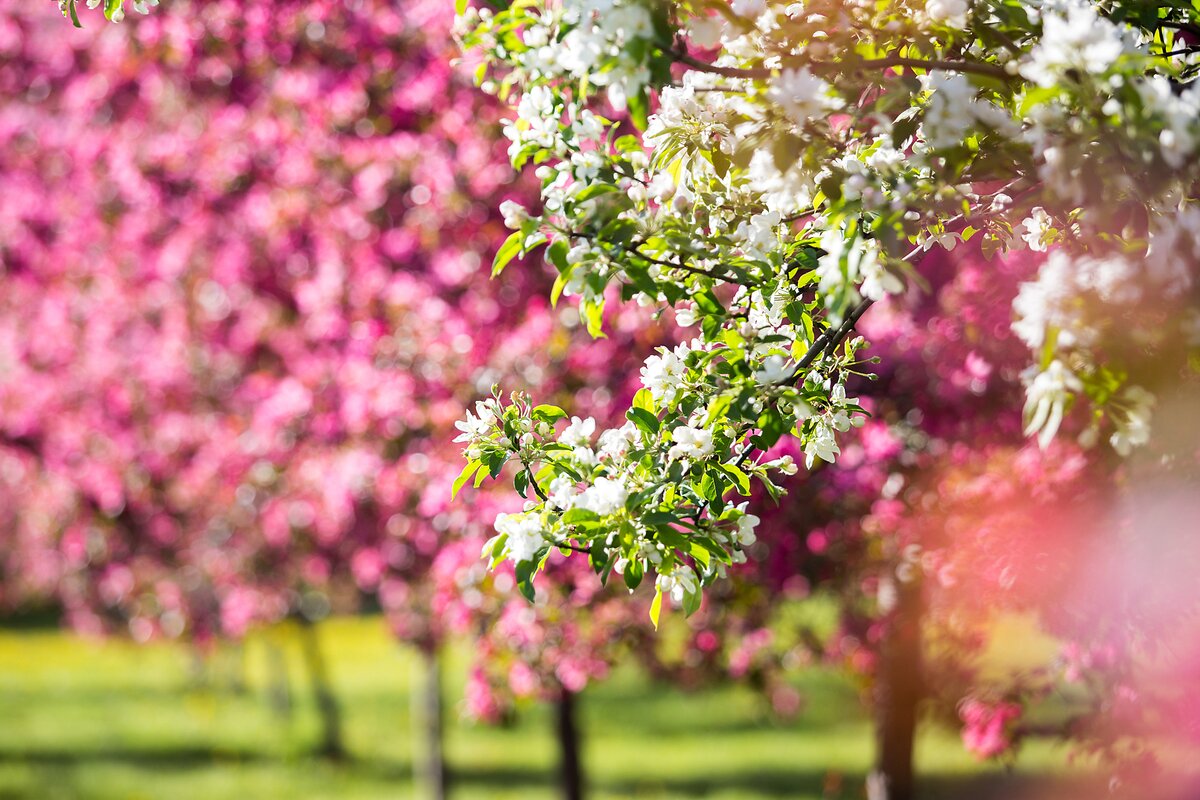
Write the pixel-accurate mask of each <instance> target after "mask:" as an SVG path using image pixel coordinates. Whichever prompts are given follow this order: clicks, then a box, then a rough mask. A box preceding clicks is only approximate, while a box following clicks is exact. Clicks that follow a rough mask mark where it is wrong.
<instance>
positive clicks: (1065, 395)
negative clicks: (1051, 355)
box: [1025, 359, 1083, 450]
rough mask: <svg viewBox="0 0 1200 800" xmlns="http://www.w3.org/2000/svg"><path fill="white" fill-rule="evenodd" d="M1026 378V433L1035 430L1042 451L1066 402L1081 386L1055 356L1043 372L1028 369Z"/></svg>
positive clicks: (1031, 432) (1056, 426)
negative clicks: (1027, 419)
mask: <svg viewBox="0 0 1200 800" xmlns="http://www.w3.org/2000/svg"><path fill="white" fill-rule="evenodd" d="M1025 380H1026V384H1027V388H1026V390H1025V414H1026V416H1027V417H1028V418H1029V423H1028V424H1027V425H1026V426H1025V435H1026V436H1032V435H1033V434H1035V433H1037V434H1038V445H1039V446H1040V447H1041V448H1042V449H1043V450H1044V449H1046V448H1047V447H1049V446H1050V442H1051V441H1053V440H1054V434H1055V433H1057V432H1058V427H1059V425H1061V424H1062V418H1063V413H1064V411H1065V409H1066V404H1067V402H1068V401H1070V399H1071V397H1072V396H1073V395H1074V393H1075V392H1078V391H1081V390H1082V389H1083V383H1082V382H1081V381H1080V380H1079V378H1078V377H1077V376H1076V375H1075V373H1073V372H1071V370H1069V369H1067V366H1066V365H1065V364H1063V363H1062V362H1061V361H1059V360H1058V359H1055V360H1054V361H1052V362H1050V366H1048V367H1046V369H1045V370H1044V371H1042V372H1038V371H1036V370H1033V371H1030V372H1027V373H1026V375H1025Z"/></svg>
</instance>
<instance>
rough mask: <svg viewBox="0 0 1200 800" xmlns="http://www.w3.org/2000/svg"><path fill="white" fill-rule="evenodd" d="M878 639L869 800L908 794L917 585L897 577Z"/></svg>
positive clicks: (918, 683)
mask: <svg viewBox="0 0 1200 800" xmlns="http://www.w3.org/2000/svg"><path fill="white" fill-rule="evenodd" d="M893 613H894V617H893V620H892V624H891V625H890V629H889V632H888V636H887V640H886V641H885V642H884V646H883V653H882V656H883V657H882V660H881V663H880V666H879V675H878V679H877V681H876V690H875V691H876V697H875V708H876V714H877V724H878V728H877V731H876V736H877V739H876V747H877V750H876V760H875V769H874V770H872V772H871V775H870V776H869V777H868V778H867V797H868V798H869V800H913V798H914V797H915V796H916V795H915V781H914V775H913V745H914V741H915V737H916V730H917V710H918V706H919V704H920V701H921V696H922V694H923V693H924V685H923V679H922V676H921V587H920V585H919V583H918V582H916V581H910V582H908V583H898V584H897V586H896V608H895V611H894V612H893Z"/></svg>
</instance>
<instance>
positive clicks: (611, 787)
mask: <svg viewBox="0 0 1200 800" xmlns="http://www.w3.org/2000/svg"><path fill="white" fill-rule="evenodd" d="M319 635H320V637H321V641H322V646H323V648H324V650H325V652H326V653H327V655H328V659H329V669H330V673H331V681H332V684H333V686H334V689H335V691H336V693H337V696H338V698H339V699H340V701H341V704H342V707H343V713H344V717H345V730H346V739H347V745H348V748H349V750H350V751H351V753H352V757H351V758H350V759H349V760H348V761H347V762H344V763H329V762H325V761H323V760H321V759H317V758H313V757H311V756H310V755H309V751H310V749H311V747H312V746H313V743H314V742H315V741H316V738H317V720H316V716H315V713H314V710H313V706H312V702H311V693H310V692H309V691H308V689H307V686H308V684H307V681H308V675H307V674H306V672H305V670H304V666H303V661H302V659H301V656H300V649H299V645H298V642H297V640H296V638H295V635H294V632H292V631H291V630H290V629H287V628H282V629H276V630H273V631H267V632H264V633H260V634H258V635H256V636H255V637H253V638H251V639H250V640H249V641H248V642H247V643H246V645H245V646H244V647H243V648H242V649H241V650H240V651H237V650H234V649H226V650H223V651H221V652H220V653H218V654H216V655H214V656H212V657H211V658H210V660H209V663H208V666H207V668H206V669H205V670H202V671H200V670H197V669H196V665H195V664H196V658H195V656H194V654H193V653H191V652H190V651H189V650H188V649H187V648H183V647H179V646H176V645H171V644H154V645H150V646H143V647H137V646H134V645H131V644H128V643H125V642H119V641H111V642H103V643H101V642H93V641H86V640H81V639H79V638H76V637H74V636H71V635H69V634H65V633H61V632H58V631H52V630H9V631H0V800H10V799H12V800H15V799H16V798H21V799H22V800H24V799H26V798H28V799H29V800H34V799H36V800H56V799H58V798H61V799H62V800H75V799H76V798H80V799H82V798H87V799H88V800H92V799H95V800H101V798H103V800H117V798H120V799H121V800H136V799H141V798H145V799H146V800H159V798H169V800H192V799H193V798H194V799H195V800H201V799H203V800H222V799H223V798H239V799H240V798H253V799H254V800H271V799H272V798H305V799H307V798H312V799H313V800H315V799H316V798H329V799H330V800H334V799H335V798H336V800H359V799H363V800H365V798H389V799H391V798H408V797H414V796H417V795H416V793H415V792H414V788H413V779H412V763H413V742H414V735H413V724H412V721H411V717H410V713H409V709H410V705H411V703H410V700H411V687H412V686H413V681H414V676H415V675H417V674H418V668H419V661H418V659H417V658H416V657H415V656H414V654H413V653H412V652H411V651H409V650H407V649H406V648H403V647H401V646H398V645H397V644H396V643H395V642H394V641H392V640H391V639H390V638H389V635H388V633H387V631H386V630H385V628H384V625H383V623H382V621H381V620H379V619H376V618H356V619H336V620H332V621H330V622H327V623H325V624H323V625H322V626H321V627H320V629H319ZM465 664H466V659H465V658H464V657H463V654H462V653H461V652H457V653H452V654H451V655H450V657H449V658H448V659H447V664H446V668H445V672H446V695H447V706H448V709H447V710H448V717H449V729H448V731H447V743H446V747H447V754H448V759H449V762H450V764H451V769H452V770H453V780H454V784H453V787H452V797H454V798H455V799H456V800H472V799H475V798H478V799H479V800H482V799H483V798H487V799H488V800H508V799H511V800H517V798H520V800H542V799H543V798H545V799H549V798H553V797H555V796H556V795H555V792H554V784H553V776H554V764H555V762H556V753H555V749H554V740H553V738H552V736H551V718H550V715H549V713H548V710H547V709H545V708H538V707H532V708H529V709H528V710H527V712H525V713H523V714H522V715H521V717H520V719H519V720H518V721H517V723H516V724H514V725H512V726H510V727H506V728H492V727H487V726H482V725H474V724H471V723H468V722H464V721H462V720H461V719H460V718H459V717H460V715H459V713H458V707H457V704H458V698H459V697H460V696H461V685H462V681H463V674H464V670H465ZM284 670H285V671H286V673H287V675H288V683H289V685H290V692H285V691H281V689H282V687H283V686H284V684H283V682H282V681H280V680H279V679H278V677H274V678H273V677H272V676H273V675H274V676H278V675H280V674H281V672H282V671H284ZM201 674H203V676H204V678H203V679H201V678H200V677H199V676H200V675H201ZM797 680H798V682H799V684H800V685H801V686H802V688H803V690H804V691H805V693H806V695H807V699H808V710H807V711H806V713H805V714H804V715H802V716H801V717H800V718H799V719H798V720H796V721H794V722H792V723H788V724H776V723H771V722H769V721H767V720H765V719H764V716H763V713H762V707H761V705H760V702H759V701H758V700H757V698H756V697H755V696H754V695H753V694H752V693H751V692H749V691H746V690H742V689H739V688H736V687H729V688H722V689H717V690H711V691H705V692H703V693H697V694H684V693H681V692H678V691H675V690H673V689H671V688H669V687H663V686H654V685H652V684H650V683H648V682H647V681H646V680H645V679H644V678H643V677H641V676H640V675H639V674H638V673H637V672H635V671H632V670H629V671H621V672H618V673H617V674H616V675H615V676H614V677H613V678H612V679H611V680H609V681H608V682H606V683H605V684H603V685H599V686H596V687H594V688H592V689H589V690H588V691H587V692H586V693H585V695H584V697H583V699H582V701H581V705H582V708H581V715H582V723H583V726H584V730H585V736H586V739H585V742H584V757H585V761H586V767H587V770H588V779H589V784H590V789H591V794H590V800H615V798H631V797H636V798H683V797H687V798H692V797H703V798H712V799H713V800H717V799H718V798H720V799H722V800H734V799H735V798H736V799H737V800H767V798H859V797H862V796H863V793H862V789H861V786H862V776H863V774H864V773H865V771H866V769H867V767H868V765H869V763H870V748H871V730H870V725H869V723H868V721H867V719H866V718H865V717H864V715H863V713H862V710H861V708H860V705H859V703H858V701H857V699H856V696H855V692H854V690H853V688H852V687H851V686H849V685H848V684H847V683H846V682H845V681H844V680H842V679H840V678H838V677H836V676H834V675H833V674H831V673H827V672H822V671H811V672H808V673H805V674H803V675H800V676H798V678H797ZM238 683H242V684H244V685H243V686H241V687H239V686H237V684H238ZM272 687H274V688H272ZM288 694H290V696H291V711H290V712H288V711H286V710H285V708H286V705H287V704H286V703H285V702H284V701H283V698H284V697H285V696H287V695H288ZM918 760H919V764H920V769H921V771H922V773H923V774H924V775H925V776H926V781H925V787H926V796H927V797H929V798H964V800H975V798H980V797H983V796H985V795H986V796H1008V792H1007V790H998V788H997V787H1009V788H1011V787H1012V785H1013V784H1014V783H1015V782H1019V781H1020V780H1021V777H1022V776H1021V775H1020V774H1015V775H1006V774H1005V773H1004V772H1003V770H1001V769H999V768H996V767H982V766H980V765H979V764H977V763H976V762H975V761H974V760H973V759H972V758H971V757H970V756H968V755H966V754H965V753H964V752H963V751H962V748H961V746H960V745H959V744H958V742H957V740H956V738H955V736H954V735H953V734H952V733H949V732H939V731H927V732H926V733H925V734H924V735H923V737H922V739H921V741H920V750H919V759H918ZM1063 761H1064V752H1063V751H1062V750H1061V749H1059V748H1055V747H1053V746H1051V745H1049V744H1041V743H1038V744H1035V745H1033V746H1030V747H1027V748H1026V749H1025V751H1024V752H1023V754H1022V758H1021V762H1020V763H1021V770H1022V772H1024V773H1025V774H1031V773H1037V772H1046V771H1056V770H1058V769H1060V768H1061V765H1062V764H1063Z"/></svg>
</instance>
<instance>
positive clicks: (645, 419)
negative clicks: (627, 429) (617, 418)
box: [625, 408, 661, 436]
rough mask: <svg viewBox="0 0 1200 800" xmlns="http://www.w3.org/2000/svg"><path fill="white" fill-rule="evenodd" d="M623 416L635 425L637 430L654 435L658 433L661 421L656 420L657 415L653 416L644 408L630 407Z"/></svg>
mask: <svg viewBox="0 0 1200 800" xmlns="http://www.w3.org/2000/svg"><path fill="white" fill-rule="evenodd" d="M625 416H626V418H628V419H629V421H630V422H632V423H633V424H634V425H636V426H637V428H638V430H640V431H642V432H643V433H645V434H646V435H648V436H655V435H657V434H658V429H659V427H660V425H661V423H660V422H659V421H658V417H656V416H654V415H653V414H651V413H650V412H649V411H647V410H645V409H644V408H631V409H629V410H628V411H626V412H625Z"/></svg>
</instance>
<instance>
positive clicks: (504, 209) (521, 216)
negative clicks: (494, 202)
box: [500, 200, 529, 230]
mask: <svg viewBox="0 0 1200 800" xmlns="http://www.w3.org/2000/svg"><path fill="white" fill-rule="evenodd" d="M500 216H502V217H503V218H504V227H506V228H509V229H510V230H516V229H517V228H520V227H521V223H523V222H524V221H525V220H527V219H529V212H527V211H526V210H525V206H523V205H521V204H520V203H518V202H517V201H516V200H505V201H504V202H503V203H501V204H500Z"/></svg>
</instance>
